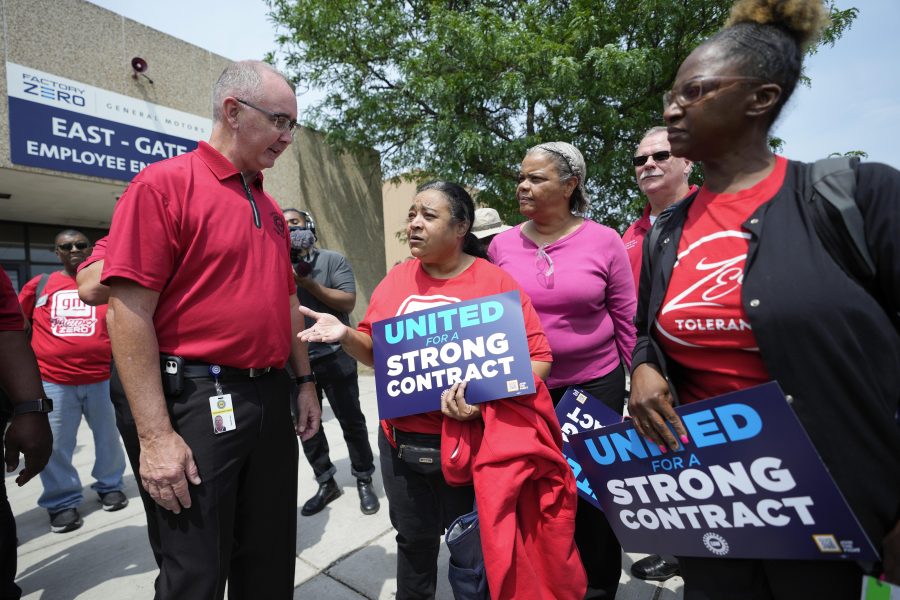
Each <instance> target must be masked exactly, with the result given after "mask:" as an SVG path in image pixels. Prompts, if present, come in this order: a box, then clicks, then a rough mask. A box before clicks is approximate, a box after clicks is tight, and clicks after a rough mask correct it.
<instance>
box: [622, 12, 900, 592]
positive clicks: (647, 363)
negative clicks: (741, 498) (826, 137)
mask: <svg viewBox="0 0 900 600" xmlns="http://www.w3.org/2000/svg"><path fill="white" fill-rule="evenodd" d="M827 21H828V10H827V8H826V7H825V6H824V5H823V2H822V1H821V0H794V1H791V2H773V1H771V0H738V1H737V2H736V3H735V4H734V6H733V8H732V12H731V18H730V20H729V22H728V24H727V25H726V26H725V27H724V28H723V29H722V30H720V31H719V32H718V33H716V34H715V35H714V36H713V37H711V38H710V39H708V40H706V41H705V42H703V43H702V44H701V45H700V46H698V47H697V48H696V49H695V50H694V51H693V52H691V54H690V55H689V56H688V57H687V58H686V59H685V60H684V62H683V63H682V64H681V66H680V67H679V69H678V73H677V75H676V77H675V81H674V83H673V86H672V89H671V91H669V92H667V93H666V94H664V97H663V105H664V112H663V119H664V120H665V122H666V124H667V126H668V129H667V131H668V141H669V143H670V144H671V148H672V152H673V153H674V154H675V155H677V156H684V157H686V158H688V159H691V160H695V161H698V162H701V163H702V164H703V168H704V177H705V180H704V183H703V187H702V188H701V189H700V191H699V193H698V194H697V195H696V196H695V197H693V198H687V199H685V200H684V201H682V202H680V203H679V204H678V205H677V206H676V207H675V208H674V209H673V210H672V211H671V212H669V213H668V214H667V218H666V220H665V222H664V223H663V224H662V225H663V229H661V233H660V236H659V241H658V242H657V243H656V244H654V245H653V246H651V244H650V243H649V239H648V240H647V242H645V244H644V249H643V253H644V257H643V269H642V272H641V282H640V289H639V294H638V295H639V301H638V311H637V315H636V318H635V325H636V327H637V329H638V341H637V344H636V345H635V351H634V359H633V369H634V370H633V372H632V380H631V381H632V390H631V399H630V401H629V412H630V414H631V416H632V422H633V423H634V426H635V429H636V430H637V431H638V432H639V433H641V434H642V435H644V436H646V437H647V438H649V439H651V440H652V441H654V442H655V443H657V444H660V450H661V451H662V452H667V451H668V450H673V451H675V450H678V449H680V448H679V446H680V445H679V443H678V439H677V438H678V437H680V438H681V441H682V442H683V443H684V444H685V445H690V444H692V443H696V442H697V441H696V440H692V439H690V438H689V437H688V431H687V430H686V429H685V426H684V423H683V422H682V421H681V419H679V417H678V415H677V413H675V411H674V409H673V404H675V403H676V402H677V401H678V400H680V401H681V402H685V403H688V402H695V401H700V400H704V399H706V398H710V397H713V396H718V395H721V394H724V393H727V392H731V391H736V390H742V389H746V388H749V387H751V386H755V385H758V384H761V383H764V382H767V381H770V380H774V381H776V382H777V383H778V384H779V386H780V387H781V389H782V390H783V391H784V393H785V395H786V399H787V401H788V402H789V403H790V407H791V410H792V411H793V412H794V413H795V415H796V416H797V418H798V420H799V421H800V423H801V424H802V425H803V427H804V430H805V434H806V435H807V436H808V437H809V440H810V441H811V442H812V444H813V445H814V447H815V448H816V450H817V451H818V452H819V454H820V456H821V458H822V461H823V463H824V464H825V466H826V467H827V468H828V471H829V473H830V474H831V476H832V477H833V479H834V481H835V483H836V484H837V487H838V488H839V489H840V491H841V493H842V494H843V496H844V498H845V499H846V501H847V504H848V505H849V506H850V508H851V509H852V510H853V513H854V515H855V517H856V519H857V520H858V521H859V523H860V525H861V526H862V528H863V529H864V530H865V531H866V533H867V535H868V536H869V539H870V540H871V541H872V543H873V545H874V547H875V549H876V550H877V551H878V552H879V553H880V555H881V556H882V557H883V561H882V563H880V564H876V565H874V566H864V565H862V564H860V563H858V562H856V561H854V560H803V559H796V560H783V559H770V558H767V557H765V556H764V555H763V556H762V557H759V558H755V559H742V560H738V559H730V558H728V557H726V556H722V557H721V558H719V557H714V556H709V557H698V556H691V557H679V559H680V568H681V572H682V576H683V578H684V597H685V600H705V599H708V598H723V597H729V598H730V597H741V598H748V599H750V598H753V599H756V598H766V599H768V600H788V599H793V598H855V597H857V596H858V595H859V590H860V580H861V578H862V575H863V573H864V571H863V568H866V570H867V571H869V572H870V573H872V574H874V575H878V574H879V573H883V577H884V578H885V579H886V580H888V581H890V582H892V583H895V584H900V520H898V519H900V427H898V415H900V404H898V398H900V367H898V366H900V329H898V327H900V326H898V322H900V317H898V307H900V286H898V282H900V245H898V244H897V231H898V230H900V203H898V201H897V200H898V198H900V171H897V170H896V169H892V168H890V167H887V166H885V165H878V164H871V163H861V164H858V165H856V166H855V167H852V165H851V167H852V168H851V171H850V172H851V173H852V177H853V179H854V197H853V198H852V201H853V202H854V204H855V207H854V208H855V209H856V210H857V211H858V212H857V213H856V215H857V216H858V217H860V229H861V231H860V233H862V235H863V236H864V238H865V244H866V247H867V249H868V251H869V252H870V253H871V258H872V263H873V273H872V276H871V280H869V281H864V280H863V279H862V278H861V276H860V275H859V274H856V273H853V269H852V268H851V267H848V266H847V265H845V264H843V261H842V259H844V258H846V256H842V254H844V255H846V253H847V251H846V250H845V251H841V250H840V249H839V248H836V247H834V246H835V245H836V244H835V243H834V241H833V240H832V241H831V243H829V240H827V239H825V236H824V235H823V233H826V232H825V231H823V229H822V228H820V227H819V226H818V225H816V224H815V219H814V218H813V215H814V213H815V211H816V208H817V202H816V201H815V200H813V197H812V194H811V191H812V190H810V189H809V188H810V185H811V178H812V176H813V173H814V165H808V164H804V163H800V162H797V161H789V160H787V159H785V158H784V157H781V156H776V155H775V154H773V153H772V150H771V146H770V139H771V138H770V132H771V128H772V126H773V124H774V123H775V122H776V120H777V119H778V116H779V114H780V113H781V110H782V109H783V107H784V106H785V105H786V103H787V102H788V100H789V98H790V96H791V94H792V92H793V90H794V89H795V88H796V86H797V83H798V81H799V79H800V76H801V73H802V66H803V65H802V61H803V56H804V55H805V53H806V50H807V48H808V47H809V44H810V43H812V42H813V41H814V39H815V38H816V37H817V35H818V34H819V33H820V31H821V29H822V27H823V26H824V25H825V23H827ZM837 195H838V196H841V194H840V193H839V194H837ZM822 202H823V203H825V204H827V202H826V201H825V200H822ZM823 210H824V209H823ZM834 221H835V223H834V225H833V227H835V228H837V227H839V225H838V222H840V221H841V219H839V218H835V219H834ZM659 225H660V223H657V226H659ZM845 229H846V232H845V233H846V236H847V237H849V236H850V229H849V228H845ZM832 233H834V234H835V235H836V236H840V234H841V232H840V230H839V229H837V230H835V231H833V232H832ZM840 241H843V240H838V242H840ZM850 246H851V247H852V244H851V245H850ZM850 251H851V252H852V250H850ZM670 384H671V388H670ZM670 427H671V430H670ZM673 431H674V434H673ZM819 508H820V515H821V510H822V509H821V507H819ZM826 511H827V509H826ZM720 525H721V524H720ZM726 526H727V524H726ZM827 527H828V526H827V524H825V528H826V529H827ZM723 533H724V535H725V536H726V537H727V536H728V535H729V534H728V531H727V530H726V531H723ZM659 535H666V534H665V532H663V531H662V530H660V532H659ZM723 545H725V544H724V543H723ZM726 553H727V552H722V554H726ZM716 554H719V553H718V552H716ZM851 558H852V556H851Z"/></svg>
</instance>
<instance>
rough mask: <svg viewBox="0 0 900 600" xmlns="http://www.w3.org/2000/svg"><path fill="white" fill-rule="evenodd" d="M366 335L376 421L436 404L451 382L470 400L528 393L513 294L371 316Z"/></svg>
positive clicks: (530, 384) (530, 380)
mask: <svg viewBox="0 0 900 600" xmlns="http://www.w3.org/2000/svg"><path fill="white" fill-rule="evenodd" d="M432 306H434V305H432ZM372 340H373V352H374V355H375V385H376V387H377V390H378V416H379V417H380V418H382V419H389V418H394V417H402V416H406V415H413V414H418V413H424V412H430V411H433V410H440V408H441V392H443V391H444V390H446V389H447V388H449V387H450V386H452V385H453V384H454V383H456V382H459V381H466V382H468V383H467V384H466V402H468V403H470V404H477V403H480V402H487V401H488V400H497V399H499V398H508V397H510V396H522V395H525V394H533V393H534V391H535V388H534V377H533V375H532V371H531V358H530V354H529V352H528V339H527V337H526V335H525V322H524V320H523V319H522V304H521V301H520V299H519V292H506V293H505V294H497V295H494V296H485V297H483V298H476V299H475V300H467V301H465V302H454V303H451V304H440V305H437V306H434V307H433V308H427V309H425V310H419V311H417V312H414V313H406V314H404V315H401V316H399V317H394V318H391V319H385V320H383V321H376V322H375V323H373V324H372Z"/></svg>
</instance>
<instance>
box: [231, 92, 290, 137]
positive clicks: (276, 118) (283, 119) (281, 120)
mask: <svg viewBox="0 0 900 600" xmlns="http://www.w3.org/2000/svg"><path fill="white" fill-rule="evenodd" d="M235 100H237V101H238V102H240V103H241V104H244V105H246V106H249V107H250V108H252V109H254V110H258V111H259V112H261V113H263V114H264V115H266V116H268V117H269V120H270V121H272V123H274V124H275V129H277V130H278V131H290V132H291V133H292V134H293V133H294V127H296V126H297V121H295V120H293V119H292V118H290V117H289V116H287V115H285V114H281V113H274V112H272V111H269V110H266V109H264V108H260V107H258V106H256V105H255V104H250V103H249V102H247V101H246V100H241V99H240V98H235Z"/></svg>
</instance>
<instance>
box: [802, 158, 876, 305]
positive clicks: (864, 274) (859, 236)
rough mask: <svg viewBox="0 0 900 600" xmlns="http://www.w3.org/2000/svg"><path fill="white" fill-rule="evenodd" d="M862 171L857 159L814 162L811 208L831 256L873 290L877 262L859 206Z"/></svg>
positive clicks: (811, 171)
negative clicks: (858, 192) (858, 179)
mask: <svg viewBox="0 0 900 600" xmlns="http://www.w3.org/2000/svg"><path fill="white" fill-rule="evenodd" d="M858 168H859V158H858V157H856V156H853V157H846V156H839V157H835V158H825V159H822V160H818V161H816V162H814V163H813V164H812V166H811V167H810V169H809V170H808V177H809V179H808V182H807V183H808V187H807V204H808V205H809V207H810V209H811V210H810V211H809V212H810V214H811V216H812V221H813V225H814V226H815V228H816V234H817V235H818V236H819V238H820V239H821V240H822V243H823V245H824V246H825V248H826V249H827V250H828V253H829V254H830V255H831V257H832V258H833V259H834V260H835V262H837V263H838V265H839V266H840V267H841V268H842V269H843V270H844V271H845V272H846V273H847V274H848V275H849V276H850V277H852V278H853V279H855V280H856V281H857V282H859V283H860V284H861V285H862V286H863V287H865V288H866V289H870V286H871V282H872V280H873V279H874V278H875V261H874V260H873V259H872V255H871V253H870V252H869V247H868V245H867V244H866V231H865V223H864V221H863V216H862V213H861V212H860V210H859V206H858V205H857V204H856V173H857V169H858ZM870 291H871V290H870Z"/></svg>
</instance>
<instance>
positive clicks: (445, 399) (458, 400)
mask: <svg viewBox="0 0 900 600" xmlns="http://www.w3.org/2000/svg"><path fill="white" fill-rule="evenodd" d="M441 412H442V413H444V415H445V416H447V417H450V418H451V419H456V420H457V421H472V420H474V419H480V418H481V407H480V406H478V405H473V404H468V403H467V402H466V382H465V381H463V382H461V383H454V384H453V386H452V387H451V388H450V389H449V390H444V391H443V393H441Z"/></svg>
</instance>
